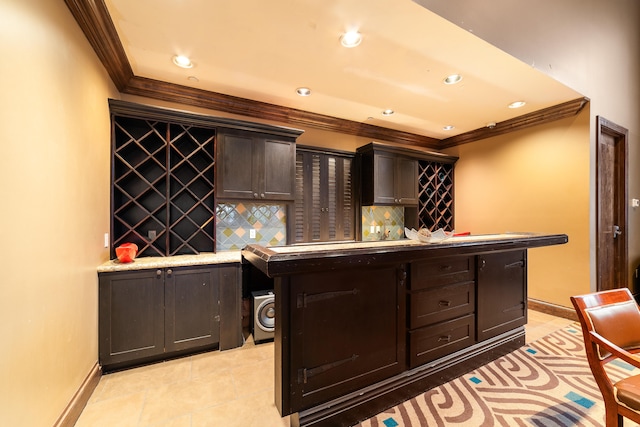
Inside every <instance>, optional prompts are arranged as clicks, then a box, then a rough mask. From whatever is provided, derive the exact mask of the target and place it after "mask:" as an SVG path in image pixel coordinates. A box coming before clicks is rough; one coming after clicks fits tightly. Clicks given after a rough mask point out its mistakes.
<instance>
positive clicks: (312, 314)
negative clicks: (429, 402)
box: [276, 266, 406, 413]
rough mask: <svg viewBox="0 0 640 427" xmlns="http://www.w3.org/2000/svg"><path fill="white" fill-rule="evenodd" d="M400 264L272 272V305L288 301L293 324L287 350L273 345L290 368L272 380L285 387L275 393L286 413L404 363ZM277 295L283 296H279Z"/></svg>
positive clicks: (365, 382)
mask: <svg viewBox="0 0 640 427" xmlns="http://www.w3.org/2000/svg"><path fill="white" fill-rule="evenodd" d="M404 271H405V270H404V267H403V266H386V267H371V268H368V269H366V270H361V269H351V270H340V271H329V272H316V273H311V274H301V275H296V276H292V277H291V278H290V280H285V281H284V282H283V281H282V280H280V279H276V310H282V309H283V308H285V307H283V306H285V305H286V306H289V307H290V309H291V317H290V320H289V319H286V318H284V319H283V320H282V321H283V323H285V325H283V326H284V327H285V328H288V329H289V330H290V331H291V337H292V340H291V348H290V349H289V351H288V352H286V353H285V354H283V353H280V352H279V351H277V350H276V360H280V362H281V363H282V364H281V366H285V367H288V368H289V369H288V371H287V372H283V374H285V377H287V378H288V379H286V380H284V381H281V382H280V381H279V380H280V379H278V378H277V380H276V381H277V385H276V389H277V390H280V391H281V392H282V394H281V395H280V396H278V395H277V396H276V399H277V400H278V399H282V405H283V407H284V408H285V409H284V411H285V412H286V413H292V412H297V411H301V410H303V409H305V408H309V407H312V406H314V405H317V404H319V403H322V402H326V401H328V400H330V399H333V398H336V397H338V396H341V395H344V394H346V393H349V392H353V391H355V390H358V389H360V388H362V387H366V386H369V385H371V384H374V383H376V382H378V381H381V380H383V379H385V378H388V377H390V376H392V375H395V374H398V373H400V372H402V371H403V370H404V369H406V363H405V345H406V344H405V335H404V327H405V326H404V322H402V321H400V319H402V318H403V317H404V313H405V308H404V298H403V296H404V292H405V291H404V277H403V275H404ZM279 292H280V293H279ZM278 295H281V296H283V297H284V298H287V302H288V303H287V304H280V303H279V301H278ZM278 314H279V313H278V312H276V318H277V319H279V318H278ZM280 321H281V320H278V322H280ZM276 331H277V329H276ZM276 333H278V332H276ZM281 339H282V337H281V336H277V337H276V340H281ZM278 365H280V363H276V366H278ZM283 378H284V377H283Z"/></svg>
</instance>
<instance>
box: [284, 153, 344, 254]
mask: <svg viewBox="0 0 640 427" xmlns="http://www.w3.org/2000/svg"><path fill="white" fill-rule="evenodd" d="M352 165H353V155H347V154H338V153H333V152H322V151H318V150H313V149H308V148H303V149H301V148H300V147H297V150H296V191H295V203H294V204H293V205H292V206H291V207H290V210H289V215H288V221H287V226H288V230H289V231H288V233H289V236H290V243H303V242H327V241H338V240H353V239H354V223H355V211H354V201H353V198H352Z"/></svg>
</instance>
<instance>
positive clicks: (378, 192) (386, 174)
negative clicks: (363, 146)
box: [373, 153, 397, 205]
mask: <svg viewBox="0 0 640 427" xmlns="http://www.w3.org/2000/svg"><path fill="white" fill-rule="evenodd" d="M373 162H374V166H373V180H374V184H373V193H374V198H373V202H374V203H378V204H387V205H395V204H396V199H397V197H396V183H395V179H396V178H395V174H396V157H395V155H393V154H385V153H375V154H374V156H373Z"/></svg>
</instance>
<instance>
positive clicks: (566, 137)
mask: <svg viewBox="0 0 640 427" xmlns="http://www.w3.org/2000/svg"><path fill="white" fill-rule="evenodd" d="M448 152H449V153H450V154H453V155H457V156H459V157H460V159H459V160H458V162H457V163H456V167H455V215H456V222H455V228H456V230H457V231H470V232H471V233H473V234H483V233H501V232H505V231H531V232H539V233H563V234H567V235H568V236H569V243H568V244H566V245H562V246H553V247H545V248H537V249H531V250H529V252H528V256H529V276H528V280H529V282H528V283H529V296H530V297H531V298H534V299H537V300H541V301H545V302H550V303H553V304H557V305H562V306H566V307H571V303H570V301H569V297H570V296H571V295H575V294H579V293H586V292H589V111H588V108H586V109H585V110H584V111H583V112H581V113H580V114H579V115H578V116H576V117H572V118H568V119H563V120H559V121H555V122H552V123H550V124H546V125H543V126H536V127H534V128H530V129H527V130H524V131H519V132H514V133H510V134H508V135H502V136H498V137H494V138H489V139H486V140H482V141H478V142H475V143H472V144H465V145H461V146H458V147H454V148H453V149H451V150H449V151H448Z"/></svg>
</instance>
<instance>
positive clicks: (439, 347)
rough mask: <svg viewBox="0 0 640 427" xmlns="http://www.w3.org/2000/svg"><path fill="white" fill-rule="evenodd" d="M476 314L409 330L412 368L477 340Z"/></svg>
mask: <svg viewBox="0 0 640 427" xmlns="http://www.w3.org/2000/svg"><path fill="white" fill-rule="evenodd" d="M474 319H475V315H473V314H469V315H466V316H463V317H460V318H457V319H454V320H449V321H446V322H442V323H438V324H436V325H433V326H427V327H424V328H421V329H416V330H414V331H410V332H409V364H410V367H411V368H414V367H416V366H420V365H422V364H424V363H427V362H430V361H432V360H435V359H438V358H439V357H443V356H446V355H447V354H450V353H453V352H454V351H457V350H461V349H463V348H465V347H468V346H470V345H471V344H473V343H474V342H475V333H474V331H475V321H474Z"/></svg>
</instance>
